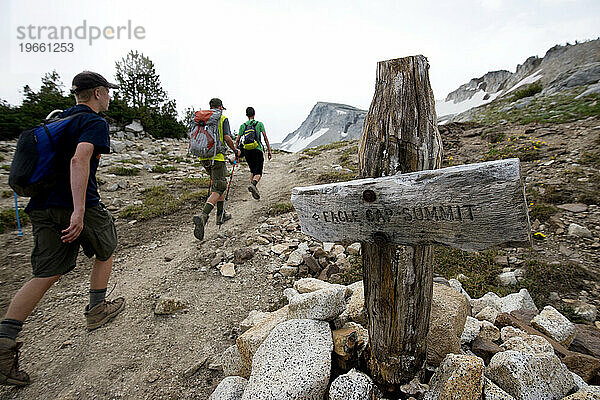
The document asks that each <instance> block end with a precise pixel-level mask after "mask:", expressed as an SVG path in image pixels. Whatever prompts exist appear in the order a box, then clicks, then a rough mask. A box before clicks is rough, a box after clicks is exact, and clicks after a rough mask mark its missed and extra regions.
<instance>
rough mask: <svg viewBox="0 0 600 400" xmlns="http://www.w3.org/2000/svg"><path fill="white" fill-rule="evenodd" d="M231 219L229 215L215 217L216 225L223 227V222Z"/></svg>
mask: <svg viewBox="0 0 600 400" xmlns="http://www.w3.org/2000/svg"><path fill="white" fill-rule="evenodd" d="M230 219H231V214H229V213H224V214H223V215H222V216H221V215H218V216H217V221H216V222H217V225H223V223H224V222H225V221H229V220H230Z"/></svg>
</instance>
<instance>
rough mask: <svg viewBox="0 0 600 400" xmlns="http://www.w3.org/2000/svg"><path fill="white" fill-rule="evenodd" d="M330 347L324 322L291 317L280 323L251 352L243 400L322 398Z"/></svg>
mask: <svg viewBox="0 0 600 400" xmlns="http://www.w3.org/2000/svg"><path fill="white" fill-rule="evenodd" d="M332 350H333V340H332V337H331V330H330V329H329V324H328V323H327V322H324V321H315V320H308V319H292V320H289V321H285V322H282V323H280V324H279V325H277V326H276V327H275V328H274V329H273V330H272V331H271V333H270V334H269V336H268V337H267V338H266V340H265V341H264V342H263V343H262V344H261V346H260V348H259V349H258V351H257V352H256V354H255V355H254V359H253V361H252V372H251V374H250V379H249V380H248V385H247V386H246V389H245V390H244V395H243V396H242V400H280V399H298V400H299V399H322V398H324V396H325V392H326V390H327V386H328V385H329V374H330V371H331V352H332Z"/></svg>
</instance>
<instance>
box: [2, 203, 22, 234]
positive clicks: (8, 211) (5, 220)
mask: <svg viewBox="0 0 600 400" xmlns="http://www.w3.org/2000/svg"><path fill="white" fill-rule="evenodd" d="M19 220H20V221H21V227H23V226H25V225H27V223H28V222H29V217H28V216H27V214H25V212H24V210H22V209H21V208H19ZM7 229H17V215H16V213H15V209H14V208H5V209H3V210H1V211H0V233H4V232H5V231H6V230H7Z"/></svg>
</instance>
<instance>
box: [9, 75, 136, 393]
mask: <svg viewBox="0 0 600 400" xmlns="http://www.w3.org/2000/svg"><path fill="white" fill-rule="evenodd" d="M118 87H119V86H118V85H115V84H113V83H109V82H108V81H107V80H106V79H105V78H104V77H103V76H102V75H100V74H97V73H95V72H90V71H84V72H82V73H80V74H77V75H76V76H75V78H73V86H72V89H71V92H72V93H73V94H74V95H75V100H76V101H77V105H75V106H74V107H71V108H69V109H67V110H65V111H63V112H62V113H61V115H60V116H59V117H60V118H69V119H68V122H67V123H68V125H67V126H66V128H65V130H64V131H63V132H62V136H61V138H62V139H61V140H62V142H61V145H60V149H59V151H58V152H57V157H56V160H57V162H56V165H55V169H56V173H57V175H58V176H57V179H56V184H55V185H54V186H53V187H52V188H51V189H50V190H48V191H47V192H44V193H42V194H40V195H37V196H34V197H32V198H31V200H30V201H29V204H28V205H27V207H26V208H25V212H26V213H27V214H28V215H29V218H30V220H31V225H32V229H33V237H34V247H33V251H32V253H31V265H32V267H33V278H32V279H31V280H29V281H28V282H27V283H25V285H23V287H21V289H19V291H18V292H17V293H16V294H15V295H14V297H13V298H12V300H11V302H10V305H9V306H8V310H7V311H6V315H5V317H4V319H3V320H2V321H1V322H0V384H3V385H17V386H22V385H27V384H29V383H30V379H29V375H27V373H25V372H24V371H20V370H19V349H20V348H21V345H22V343H17V342H16V338H17V335H18V334H19V332H20V331H21V329H22V328H23V322H24V321H25V319H26V318H27V317H28V316H29V315H30V314H31V312H32V311H33V309H34V308H35V307H36V305H37V303H38V302H39V301H40V300H41V299H42V297H43V296H44V294H45V293H46V291H47V290H48V289H50V287H51V286H52V285H53V284H54V283H55V282H56V281H58V279H59V278H60V277H61V276H62V275H64V274H66V273H68V272H69V271H71V270H72V269H73V268H75V261H76V259H77V254H78V253H79V247H80V246H81V247H82V248H83V251H84V253H85V255H86V256H88V257H92V256H95V260H94V265H93V267H92V271H91V277H90V289H89V304H88V305H87V306H86V307H85V310H84V315H85V319H86V325H87V329H88V330H92V329H96V328H99V327H101V326H102V325H104V324H105V323H107V322H108V321H110V320H111V319H112V318H114V317H115V316H116V315H117V314H119V313H120V312H121V311H122V310H123V308H124V307H125V299H124V298H122V297H120V298H117V299H114V300H113V301H108V300H106V299H105V296H106V287H107V286H108V280H109V277H110V273H111V270H112V264H113V251H114V250H115V248H116V246H117V232H116V230H115V225H114V222H113V217H112V216H111V215H110V213H109V212H108V211H107V210H106V208H105V207H104V205H103V204H102V203H100V195H99V194H98V184H97V181H96V171H97V169H98V165H99V161H100V156H101V154H105V153H109V152H110V137H109V134H108V132H109V131H108V123H107V122H106V121H105V120H104V118H102V117H101V116H100V115H99V114H98V113H99V112H102V111H106V110H108V105H109V103H110V94H109V89H117V88H118Z"/></svg>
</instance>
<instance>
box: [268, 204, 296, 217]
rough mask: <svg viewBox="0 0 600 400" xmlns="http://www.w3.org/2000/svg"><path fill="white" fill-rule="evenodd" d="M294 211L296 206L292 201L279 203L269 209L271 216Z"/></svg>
mask: <svg viewBox="0 0 600 400" xmlns="http://www.w3.org/2000/svg"><path fill="white" fill-rule="evenodd" d="M292 211H294V206H293V205H292V203H290V202H284V203H277V204H275V205H274V206H273V207H271V208H270V209H269V215H270V216H276V215H280V214H286V213H289V212H292Z"/></svg>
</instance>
